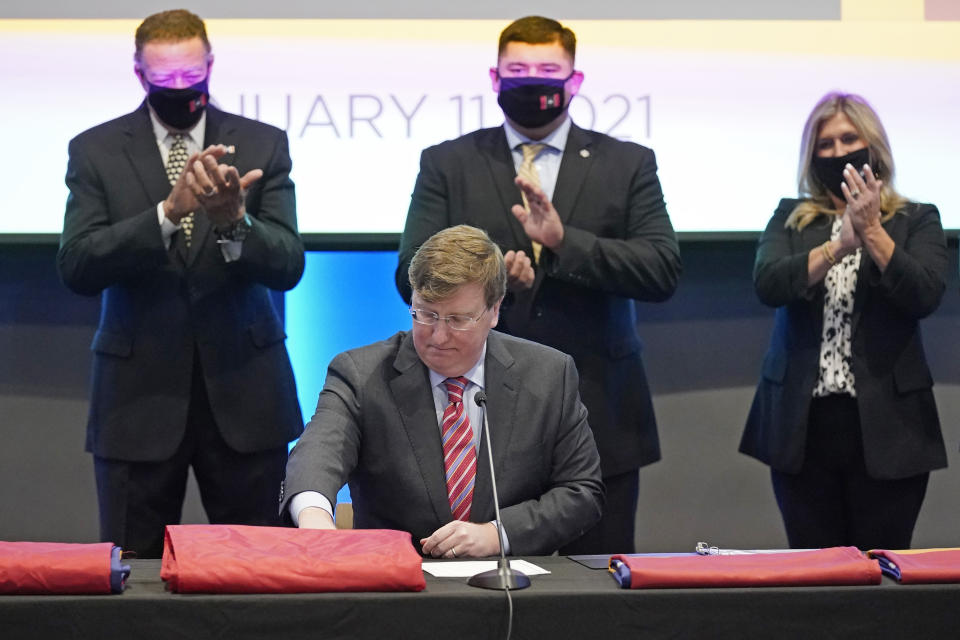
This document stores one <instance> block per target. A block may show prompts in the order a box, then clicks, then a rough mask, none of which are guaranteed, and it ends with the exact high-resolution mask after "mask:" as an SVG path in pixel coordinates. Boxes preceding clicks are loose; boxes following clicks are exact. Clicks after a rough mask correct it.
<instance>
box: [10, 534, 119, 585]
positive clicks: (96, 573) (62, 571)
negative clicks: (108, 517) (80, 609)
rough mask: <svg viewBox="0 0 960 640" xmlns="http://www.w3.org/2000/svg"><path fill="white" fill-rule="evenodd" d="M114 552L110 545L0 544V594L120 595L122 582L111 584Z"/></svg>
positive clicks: (115, 562) (117, 558) (115, 563)
mask: <svg viewBox="0 0 960 640" xmlns="http://www.w3.org/2000/svg"><path fill="white" fill-rule="evenodd" d="M115 548H116V547H114V546H113V544H112V543H110V542H101V543H99V544H72V543H66V542H0V593H18V594H79V593H91V594H96V593H111V592H113V591H122V590H123V580H122V579H120V580H119V583H118V584H114V583H115V582H117V581H116V580H113V581H112V580H111V574H112V573H113V569H114V565H117V566H118V567H119V558H120V555H119V549H117V553H116V554H114V552H113V550H114V549H115ZM114 555H116V558H114ZM127 573H129V568H127ZM125 577H126V576H125V575H124V576H123V578H125ZM118 586H119V589H118V588H117V587H118Z"/></svg>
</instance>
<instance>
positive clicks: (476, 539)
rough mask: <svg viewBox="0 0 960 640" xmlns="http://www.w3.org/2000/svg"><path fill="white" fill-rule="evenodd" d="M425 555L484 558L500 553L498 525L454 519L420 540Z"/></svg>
mask: <svg viewBox="0 0 960 640" xmlns="http://www.w3.org/2000/svg"><path fill="white" fill-rule="evenodd" d="M420 544H421V545H422V546H423V553H424V555H429V556H433V557H434V558H484V557H487V556H494V555H498V554H499V553H500V543H499V541H498V540H497V527H496V525H495V524H493V523H492V522H484V523H483V524H477V523H476V522H464V521H463V520H454V521H453V522H448V523H447V524H445V525H443V526H442V527H440V528H439V529H437V530H436V531H434V532H433V534H432V535H431V536H430V537H429V538H423V539H422V540H420Z"/></svg>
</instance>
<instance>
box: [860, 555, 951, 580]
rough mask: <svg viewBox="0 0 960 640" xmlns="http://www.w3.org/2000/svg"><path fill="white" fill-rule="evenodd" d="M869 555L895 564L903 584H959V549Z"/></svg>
mask: <svg viewBox="0 0 960 640" xmlns="http://www.w3.org/2000/svg"><path fill="white" fill-rule="evenodd" d="M870 555H871V556H873V557H877V556H883V557H884V558H886V559H887V560H889V561H890V562H892V563H893V564H895V565H896V566H897V568H898V569H900V582H901V583H903V584H924V583H928V584H929V583H935V582H960V549H940V550H936V551H921V550H916V551H910V552H905V551H901V552H896V551H888V550H886V549H874V550H873V551H871V552H870Z"/></svg>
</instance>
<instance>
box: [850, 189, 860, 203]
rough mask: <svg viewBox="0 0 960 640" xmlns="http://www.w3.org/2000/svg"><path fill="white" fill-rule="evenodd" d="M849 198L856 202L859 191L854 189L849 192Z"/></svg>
mask: <svg viewBox="0 0 960 640" xmlns="http://www.w3.org/2000/svg"><path fill="white" fill-rule="evenodd" d="M850 197H851V198H853V199H854V200H856V199H857V198H859V197H860V190H859V189H854V190H853V191H851V192H850Z"/></svg>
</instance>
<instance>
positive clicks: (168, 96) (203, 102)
mask: <svg viewBox="0 0 960 640" xmlns="http://www.w3.org/2000/svg"><path fill="white" fill-rule="evenodd" d="M147 86H148V87H149V89H148V91H147V102H149V103H150V106H151V107H153V110H154V111H156V112H157V117H158V118H160V120H162V121H163V122H164V123H165V124H168V125H170V126H171V127H173V128H174V129H189V128H191V127H192V126H193V125H195V124H197V123H198V122H199V121H200V116H202V115H203V110H204V109H205V108H206V106H207V101H208V99H209V98H210V94H209V93H208V91H207V80H206V79H203V80H202V81H200V82H198V83H197V84H194V85H191V86H189V87H187V88H186V89H168V88H167V87H158V86H157V85H155V84H150V83H149V82H148V83H147Z"/></svg>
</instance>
